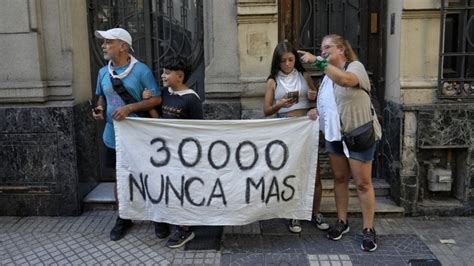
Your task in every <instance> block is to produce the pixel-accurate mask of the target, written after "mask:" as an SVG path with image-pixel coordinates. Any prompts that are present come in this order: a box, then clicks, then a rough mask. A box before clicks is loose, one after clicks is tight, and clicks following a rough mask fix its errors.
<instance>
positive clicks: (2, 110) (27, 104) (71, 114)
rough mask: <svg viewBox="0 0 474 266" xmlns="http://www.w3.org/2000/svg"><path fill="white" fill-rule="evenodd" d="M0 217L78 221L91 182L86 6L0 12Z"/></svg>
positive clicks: (31, 5) (33, 1)
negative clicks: (64, 217) (71, 217)
mask: <svg viewBox="0 0 474 266" xmlns="http://www.w3.org/2000/svg"><path fill="white" fill-rule="evenodd" d="M0 46H1V47H4V48H5V49H4V51H3V52H2V53H0V104H1V105H0V146H1V147H2V148H1V149H0V158H2V160H1V161H2V163H1V164H0V215H78V214H79V213H80V211H81V200H82V197H83V196H84V195H85V194H86V193H87V192H88V191H89V190H90V189H91V188H92V187H93V186H94V184H95V183H96V179H97V174H98V164H97V162H98V158H97V145H98V144H97V141H96V129H95V128H96V124H95V121H93V120H92V118H91V115H90V110H89V107H88V106H87V104H86V99H87V98H89V97H91V95H92V94H91V92H92V89H91V88H90V84H91V82H90V66H89V65H90V64H89V48H88V47H89V46H88V35H87V10H86V2H85V1H57V0H24V1H16V0H5V1H2V8H1V9H0Z"/></svg>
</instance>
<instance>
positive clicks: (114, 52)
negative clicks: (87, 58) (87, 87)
mask: <svg viewBox="0 0 474 266" xmlns="http://www.w3.org/2000/svg"><path fill="white" fill-rule="evenodd" d="M95 36H96V37H97V38H99V39H103V40H104V41H103V43H102V51H103V54H104V59H105V60H108V64H107V65H106V66H104V67H102V68H101V69H100V70H99V75H98V77H97V87H96V95H97V96H98V101H97V107H96V108H95V110H93V112H92V115H93V117H94V119H96V120H104V119H105V127H104V133H103V136H102V138H103V141H104V144H105V150H106V152H105V164H106V166H107V167H109V168H114V169H115V167H116V166H115V163H116V162H115V160H116V153H115V132H114V125H113V119H114V120H116V121H120V120H123V119H125V117H127V116H131V117H137V116H140V115H139V114H140V112H141V113H143V111H147V110H150V109H152V108H154V107H155V106H157V105H159V104H160V103H161V97H160V90H159V88H158V85H157V83H156V80H155V78H154V76H153V72H152V71H151V70H150V68H149V67H148V66H147V65H145V64H144V63H142V62H139V61H138V60H137V59H135V57H133V56H132V55H131V54H130V53H129V51H130V50H131V51H133V48H132V36H131V35H130V33H128V31H126V30H124V29H121V28H114V29H109V30H107V31H96V32H95ZM146 89H149V90H151V92H152V94H153V97H151V98H150V99H147V100H143V98H142V94H143V91H144V90H146ZM105 102H106V103H107V109H106V110H104V103H105ZM104 111H105V113H104ZM115 198H116V199H117V189H115ZM117 203H118V199H117ZM131 226H132V221H131V220H126V219H122V218H120V216H119V217H118V218H117V221H116V224H115V226H114V227H113V229H112V231H111V232H110V239H111V240H112V241H117V240H119V239H121V238H122V237H123V236H124V235H125V234H126V232H127V230H128V229H129V228H130V227H131ZM155 233H156V235H157V236H158V237H159V238H165V237H167V236H168V235H169V228H168V225H167V224H163V223H155Z"/></svg>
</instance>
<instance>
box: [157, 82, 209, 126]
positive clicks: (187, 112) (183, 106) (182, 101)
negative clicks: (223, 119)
mask: <svg viewBox="0 0 474 266" xmlns="http://www.w3.org/2000/svg"><path fill="white" fill-rule="evenodd" d="M161 99H162V105H161V117H162V118H165V119H204V115H203V111H202V103H201V100H200V99H199V98H198V97H197V96H196V95H195V94H194V93H188V94H184V95H178V94H173V95H172V94H171V93H170V92H169V91H168V88H165V89H163V90H162V92H161Z"/></svg>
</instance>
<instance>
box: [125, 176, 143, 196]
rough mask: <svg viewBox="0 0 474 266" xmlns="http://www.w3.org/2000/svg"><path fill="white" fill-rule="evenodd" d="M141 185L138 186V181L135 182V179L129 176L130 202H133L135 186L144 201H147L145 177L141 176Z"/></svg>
mask: <svg viewBox="0 0 474 266" xmlns="http://www.w3.org/2000/svg"><path fill="white" fill-rule="evenodd" d="M140 183H141V184H138V182H137V180H135V177H134V176H133V175H132V174H130V175H128V186H129V188H130V201H133V185H135V187H136V188H137V189H138V192H140V195H142V198H143V200H144V201H145V186H144V185H143V176H142V174H140Z"/></svg>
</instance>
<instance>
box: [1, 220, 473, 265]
mask: <svg viewBox="0 0 474 266" xmlns="http://www.w3.org/2000/svg"><path fill="white" fill-rule="evenodd" d="M116 217H117V212H116V211H88V212H85V213H84V214H83V215H82V216H79V217H0V264H1V265H17V264H30V265H56V264H57V265H65V264H67V265H70V264H73V265H84V264H86V265H97V264H108V265H110V264H112V265H116V264H127V265H128V264H129V265H170V264H171V265H183V264H186V265H203V264H207V265H273V264H278V265H406V264H407V263H408V262H409V261H410V260H413V259H438V260H439V261H440V262H441V263H442V265H472V262H473V261H474V244H473V242H474V241H472V239H474V217H415V218H412V217H402V218H376V227H375V228H376V231H377V234H378V245H379V248H378V249H377V250H376V251H375V252H373V253H367V252H363V251H361V250H360V241H361V219H360V218H352V219H350V220H349V225H350V226H351V231H350V232H349V233H348V234H346V235H344V237H343V238H342V239H341V240H340V241H331V240H328V239H326V237H325V233H324V232H322V231H319V230H317V229H315V228H314V226H313V225H312V224H311V223H309V222H303V232H302V233H301V234H299V235H294V234H291V233H290V232H289V231H288V229H287V226H286V221H285V220H281V219H276V220H269V221H261V222H257V223H253V224H250V225H246V226H226V227H224V228H223V230H219V228H220V227H197V228H195V232H196V235H197V237H196V239H195V240H193V241H191V242H189V243H188V244H187V245H186V246H185V247H184V248H180V249H176V250H172V249H168V248H166V247H165V243H166V240H160V239H158V238H156V237H155V235H154V227H153V224H152V223H151V222H143V221H135V222H134V226H133V228H132V230H131V231H130V232H129V233H128V234H127V235H126V236H125V238H123V239H121V240H120V241H117V242H113V241H110V240H109V232H110V230H111V228H112V227H113V225H114V223H115V219H116ZM329 220H330V221H331V222H333V220H334V219H333V218H331V219H329ZM221 229H222V228H221ZM209 232H211V233H209ZM216 232H223V233H222V234H216ZM445 240H448V242H452V243H451V244H450V243H447V244H446V243H441V241H443V242H445ZM206 245H207V247H206ZM209 247H213V248H215V250H212V249H209ZM203 248H204V249H203ZM424 265H429V264H424ZM431 265H434V264H431Z"/></svg>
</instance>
